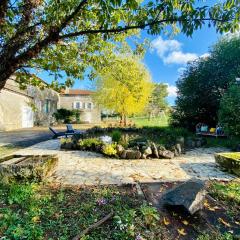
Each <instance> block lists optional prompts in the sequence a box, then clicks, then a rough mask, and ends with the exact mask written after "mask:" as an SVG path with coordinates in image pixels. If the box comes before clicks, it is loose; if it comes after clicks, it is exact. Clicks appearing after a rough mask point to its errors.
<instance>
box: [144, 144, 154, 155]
mask: <svg viewBox="0 0 240 240" xmlns="http://www.w3.org/2000/svg"><path fill="white" fill-rule="evenodd" d="M142 151H143V154H145V155H146V156H148V155H151V154H152V149H151V148H150V147H147V146H145V147H143V148H142Z"/></svg>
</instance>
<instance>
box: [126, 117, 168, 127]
mask: <svg viewBox="0 0 240 240" xmlns="http://www.w3.org/2000/svg"><path fill="white" fill-rule="evenodd" d="M129 120H131V121H133V122H134V123H135V124H136V126H137V127H166V126H168V117H167V116H165V117H164V116H162V117H155V118H152V119H150V120H149V119H148V117H141V118H140V117H139V118H137V117H136V118H129Z"/></svg>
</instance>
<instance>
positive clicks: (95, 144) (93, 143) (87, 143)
mask: <svg viewBox="0 0 240 240" xmlns="http://www.w3.org/2000/svg"><path fill="white" fill-rule="evenodd" d="M77 145H78V146H79V147H80V149H82V150H100V148H101V147H102V145H103V142H102V141H101V140H99V139H98V138H86V139H81V140H79V141H78V144H77Z"/></svg>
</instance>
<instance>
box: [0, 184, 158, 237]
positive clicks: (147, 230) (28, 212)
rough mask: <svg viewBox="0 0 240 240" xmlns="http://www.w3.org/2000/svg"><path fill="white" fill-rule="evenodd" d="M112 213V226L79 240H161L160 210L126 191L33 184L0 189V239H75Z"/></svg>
mask: <svg viewBox="0 0 240 240" xmlns="http://www.w3.org/2000/svg"><path fill="white" fill-rule="evenodd" d="M111 211H112V212H113V213H114V216H113V217H112V218H111V220H109V221H108V222H106V223H104V224H102V225H101V226H99V227H97V228H94V229H93V230H92V231H89V233H87V234H86V235H84V236H82V237H81V238H80V239H81V240H95V239H112V240H114V239H116V240H117V239H121V240H125V239H126V240H131V239H133V240H134V239H160V238H161V237H160V236H161V227H159V226H158V225H157V221H158V220H159V214H158V212H157V210H156V209H155V208H153V207H151V206H149V205H147V204H146V203H143V202H142V200H140V199H138V198H137V197H136V195H135V193H134V192H131V191H128V190H127V189H123V188H122V189H119V188H114V187H108V188H106V187H101V188H100V187H99V188H97V187H94V188H82V189H76V188H75V189H74V188H71V189H70V188H60V187H55V186H49V185H44V184H35V183H32V184H30V183H22V184H17V183H14V184H11V185H2V186H0V236H2V237H3V238H4V239H28V240H31V239H32V240H33V239H34V240H40V239H49V240H50V239H61V240H65V239H66V240H67V239H72V238H73V237H75V236H77V235H79V234H80V233H82V232H83V230H85V229H87V228H88V227H89V226H90V225H92V224H94V223H96V222H97V221H99V220H100V219H102V218H103V217H104V216H106V215H107V214H109V212H111Z"/></svg>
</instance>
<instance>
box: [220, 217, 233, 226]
mask: <svg viewBox="0 0 240 240" xmlns="http://www.w3.org/2000/svg"><path fill="white" fill-rule="evenodd" d="M218 221H219V222H220V223H222V224H223V225H225V226H226V227H231V225H230V224H229V223H228V222H226V221H225V220H223V219H222V218H218Z"/></svg>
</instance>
